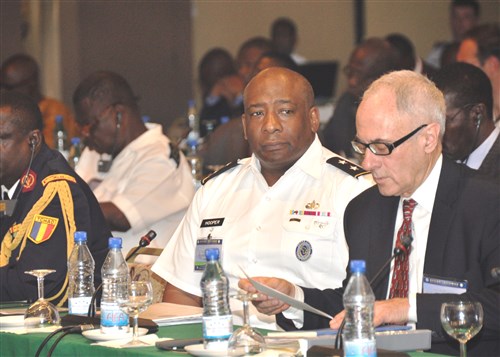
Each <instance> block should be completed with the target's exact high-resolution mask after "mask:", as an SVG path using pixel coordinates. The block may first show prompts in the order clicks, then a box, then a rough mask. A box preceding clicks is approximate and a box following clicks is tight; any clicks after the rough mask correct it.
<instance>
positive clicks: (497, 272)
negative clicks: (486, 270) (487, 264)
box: [490, 267, 500, 279]
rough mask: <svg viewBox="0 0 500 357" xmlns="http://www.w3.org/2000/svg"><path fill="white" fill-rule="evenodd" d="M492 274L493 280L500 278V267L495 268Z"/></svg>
mask: <svg viewBox="0 0 500 357" xmlns="http://www.w3.org/2000/svg"><path fill="white" fill-rule="evenodd" d="M490 274H491V277H492V278H495V279H498V278H500V267H494V268H493V269H491V272H490Z"/></svg>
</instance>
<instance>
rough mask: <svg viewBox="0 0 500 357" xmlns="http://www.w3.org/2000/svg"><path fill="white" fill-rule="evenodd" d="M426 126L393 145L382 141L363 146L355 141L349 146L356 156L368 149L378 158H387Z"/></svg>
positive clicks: (420, 127)
mask: <svg viewBox="0 0 500 357" xmlns="http://www.w3.org/2000/svg"><path fill="white" fill-rule="evenodd" d="M426 126H427V124H424V125H421V126H419V127H418V128H416V129H415V130H413V131H412V132H411V133H409V134H407V135H405V136H403V137H402V138H401V139H399V140H396V141H395V142H393V143H384V142H382V141H373V142H371V143H368V144H365V143H362V142H360V141H358V140H356V139H354V140H353V141H351V145H352V147H353V149H354V151H356V152H357V153H358V154H361V155H364V154H365V152H366V149H367V148H368V149H370V151H371V152H372V153H373V154H375V155H378V156H387V155H390V154H391V153H392V151H393V150H394V149H395V148H397V147H398V146H399V145H401V144H402V143H404V142H405V141H406V140H408V139H409V138H411V137H412V136H413V135H415V134H416V133H417V132H418V131H419V130H420V129H422V128H424V127H426Z"/></svg>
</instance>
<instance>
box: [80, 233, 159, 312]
mask: <svg viewBox="0 0 500 357" xmlns="http://www.w3.org/2000/svg"><path fill="white" fill-rule="evenodd" d="M155 238H156V232H155V231H153V230H150V231H149V232H148V233H146V234H145V235H144V236H142V237H141V239H140V240H139V245H138V246H137V247H135V248H134V250H133V251H132V253H130V254H129V255H128V256H127V258H126V259H125V261H126V262H128V261H129V260H130V258H132V257H133V256H134V255H135V253H137V252H138V251H139V249H141V248H144V247H147V246H148V245H150V244H151V241H152V240H153V239H155ZM101 289H102V282H101V284H99V286H98V287H97V289H95V291H94V294H93V295H92V299H91V300H90V305H89V310H88V312H87V317H95V313H96V311H95V301H96V298H97V293H98V292H99V291H100V290H101Z"/></svg>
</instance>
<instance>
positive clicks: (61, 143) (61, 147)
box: [54, 115, 69, 160]
mask: <svg viewBox="0 0 500 357" xmlns="http://www.w3.org/2000/svg"><path fill="white" fill-rule="evenodd" d="M67 139H68V137H67V135H66V130H65V129H64V124H63V116H62V115H56V126H55V128H54V144H55V149H56V150H57V151H59V152H60V153H61V154H63V156H64V158H65V159H66V160H67V159H68V155H69V152H68V144H67V142H66V141H67Z"/></svg>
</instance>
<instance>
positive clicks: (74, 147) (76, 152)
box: [68, 137, 82, 169]
mask: <svg viewBox="0 0 500 357" xmlns="http://www.w3.org/2000/svg"><path fill="white" fill-rule="evenodd" d="M81 154H82V145H81V140H80V138H79V137H74V138H71V148H70V149H69V158H68V162H69V166H71V167H72V168H73V169H75V168H76V165H78V161H79V160H80V155H81Z"/></svg>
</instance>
